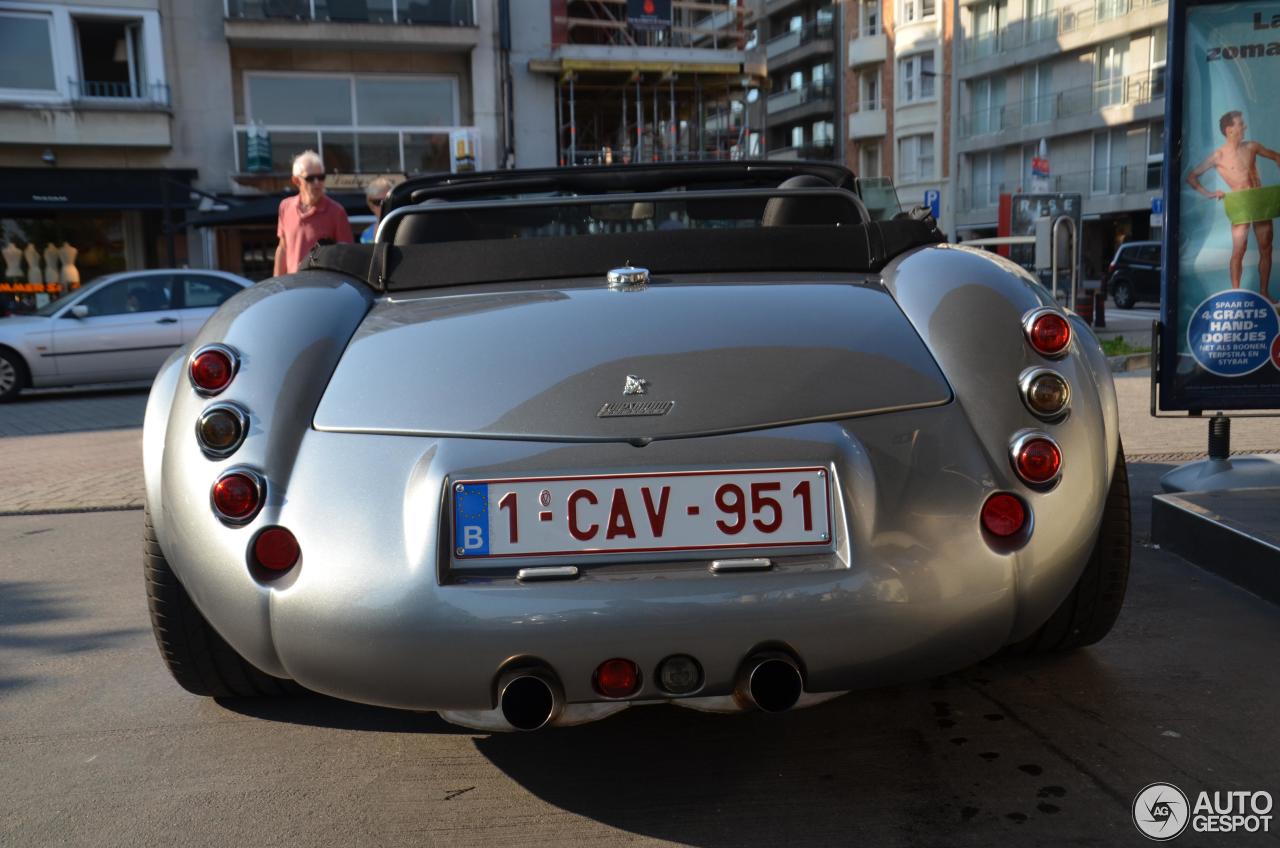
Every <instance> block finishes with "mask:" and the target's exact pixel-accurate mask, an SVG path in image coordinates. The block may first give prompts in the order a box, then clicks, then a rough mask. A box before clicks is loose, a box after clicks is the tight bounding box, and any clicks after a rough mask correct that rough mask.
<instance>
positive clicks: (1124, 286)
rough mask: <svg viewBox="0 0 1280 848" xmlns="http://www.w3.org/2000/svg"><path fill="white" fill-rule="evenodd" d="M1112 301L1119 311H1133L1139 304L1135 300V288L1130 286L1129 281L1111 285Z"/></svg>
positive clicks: (1120, 281)
mask: <svg viewBox="0 0 1280 848" xmlns="http://www.w3.org/2000/svg"><path fill="white" fill-rule="evenodd" d="M1111 299H1112V300H1114V301H1115V304H1116V307H1117V308H1119V309H1132V308H1133V305H1134V304H1135V303H1137V301H1135V300H1134V299H1133V286H1131V285H1129V281H1128V280H1118V281H1116V282H1115V283H1112V284H1111Z"/></svg>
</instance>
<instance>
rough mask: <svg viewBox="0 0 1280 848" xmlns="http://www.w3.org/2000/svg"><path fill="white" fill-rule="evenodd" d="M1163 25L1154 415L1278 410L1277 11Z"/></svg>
mask: <svg viewBox="0 0 1280 848" xmlns="http://www.w3.org/2000/svg"><path fill="white" fill-rule="evenodd" d="M1170 23H1171V26H1170V37H1171V45H1170V50H1169V58H1170V66H1171V67H1170V69H1169V74H1170V77H1169V79H1170V83H1171V84H1170V86H1169V97H1168V100H1167V104H1166V121H1165V128H1166V136H1167V137H1166V149H1165V181H1164V182H1165V218H1164V220H1165V223H1166V228H1165V239H1164V255H1165V262H1164V282H1163V285H1164V289H1163V298H1162V305H1161V310H1162V314H1161V320H1162V325H1163V326H1162V333H1161V339H1160V354H1161V355H1160V372H1159V407H1160V409H1164V410H1191V411H1201V410H1218V409H1222V410H1234V409H1241V410H1243V409H1280V317H1278V316H1277V311H1276V302H1277V300H1280V279H1278V278H1277V277H1278V274H1277V272H1276V271H1274V270H1273V269H1272V258H1273V253H1274V251H1275V248H1276V242H1275V238H1274V231H1275V227H1276V219H1277V218H1280V152H1278V151H1280V109H1277V108H1276V103H1277V100H1276V93H1275V91H1276V89H1275V88H1274V86H1275V81H1276V80H1277V79H1280V2H1278V0H1261V2H1225V3H1224V2H1208V3H1205V2H1186V0H1175V2H1174V3H1173V5H1172V8H1171V21H1170Z"/></svg>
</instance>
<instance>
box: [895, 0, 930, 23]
mask: <svg viewBox="0 0 1280 848" xmlns="http://www.w3.org/2000/svg"><path fill="white" fill-rule="evenodd" d="M936 11H937V3H936V0H902V22H903V23H904V24H910V23H915V22H916V21H924V20H928V19H929V18H932V17H933V16H934V14H935V12H936Z"/></svg>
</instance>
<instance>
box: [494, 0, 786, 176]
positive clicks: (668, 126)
mask: <svg viewBox="0 0 1280 848" xmlns="http://www.w3.org/2000/svg"><path fill="white" fill-rule="evenodd" d="M751 2H755V0H750V2H742V0H724V2H711V0H668V2H667V3H665V4H663V3H658V4H649V3H646V4H640V3H628V2H626V1H625V0H541V2H532V0H500V3H499V14H500V15H501V16H502V19H503V24H502V26H501V27H500V30H501V33H502V34H501V36H500V43H501V50H502V51H503V53H504V61H503V62H502V67H503V70H502V73H503V75H504V78H508V79H509V80H510V92H511V93H510V95H509V99H508V107H507V108H508V110H509V112H508V124H509V125H510V126H511V136H512V139H513V141H512V154H513V156H512V159H513V161H512V163H511V164H514V165H516V166H519V167H550V166H553V165H562V166H574V165H604V164H622V163H628V162H665V161H681V160H702V159H738V158H747V157H750V156H756V155H760V151H762V150H763V137H762V134H763V129H764V127H763V120H762V118H761V111H762V110H761V109H760V108H759V107H758V106H757V105H756V104H757V101H758V99H759V92H760V88H761V86H762V85H763V83H764V76H765V68H764V65H763V62H762V60H761V59H760V58H759V52H760V51H758V50H757V49H755V44H754V42H753V41H752V34H751V32H750V30H749V26H748V23H749V21H750V20H751V19H752V13H751ZM649 6H652V7H653V8H652V9H650V10H649V11H648V12H646V11H645V9H646V7H649ZM637 13H638V14H639V15H642V16H647V17H645V18H644V19H639V18H637Z"/></svg>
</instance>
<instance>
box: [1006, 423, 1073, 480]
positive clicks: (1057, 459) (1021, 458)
mask: <svg viewBox="0 0 1280 848" xmlns="http://www.w3.org/2000/svg"><path fill="white" fill-rule="evenodd" d="M1013 467H1014V470H1015V471H1017V472H1018V476H1019V477H1021V478H1022V479H1023V480H1024V481H1025V482H1027V483H1030V484H1032V485H1034V486H1043V485H1046V484H1048V483H1052V482H1053V481H1054V480H1057V479H1058V474H1059V472H1061V470H1062V451H1061V450H1060V449H1059V448H1058V444H1057V442H1055V441H1054V440H1053V439H1050V438H1049V437H1048V436H1043V435H1030V436H1023V437H1022V438H1021V439H1018V440H1017V441H1016V442H1014V444H1013Z"/></svg>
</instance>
